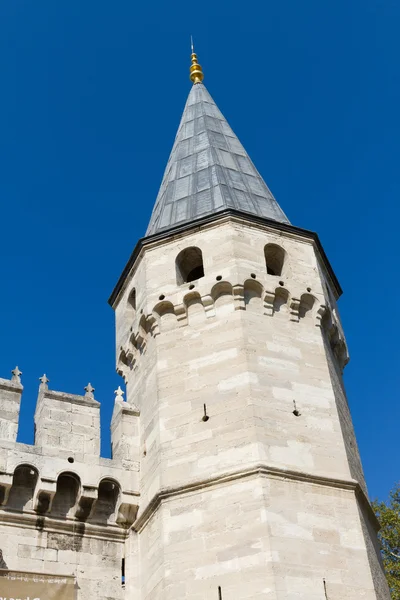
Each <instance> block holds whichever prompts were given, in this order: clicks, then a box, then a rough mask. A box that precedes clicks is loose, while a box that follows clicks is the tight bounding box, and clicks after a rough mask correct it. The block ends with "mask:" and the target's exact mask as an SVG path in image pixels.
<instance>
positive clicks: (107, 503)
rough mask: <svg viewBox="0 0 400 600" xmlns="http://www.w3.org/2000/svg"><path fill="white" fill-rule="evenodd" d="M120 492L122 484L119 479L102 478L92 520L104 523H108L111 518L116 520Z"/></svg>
mask: <svg viewBox="0 0 400 600" xmlns="http://www.w3.org/2000/svg"><path fill="white" fill-rule="evenodd" d="M120 493H121V486H120V485H119V483H118V482H117V481H115V480H114V479H108V478H106V479H102V480H101V481H100V484H99V493H98V498H97V501H96V503H95V505H94V509H93V513H92V516H91V518H90V520H91V521H93V522H95V523H101V524H102V525H106V524H107V523H108V522H109V521H110V520H111V519H112V520H114V518H115V511H116V508H117V502H118V498H119V495H120Z"/></svg>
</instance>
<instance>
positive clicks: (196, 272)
mask: <svg viewBox="0 0 400 600" xmlns="http://www.w3.org/2000/svg"><path fill="white" fill-rule="evenodd" d="M200 277H204V269H203V265H199V266H198V267H195V268H194V269H192V270H191V271H190V273H188V276H187V283H189V281H195V280H196V279H200Z"/></svg>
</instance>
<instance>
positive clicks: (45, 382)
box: [39, 373, 50, 387]
mask: <svg viewBox="0 0 400 600" xmlns="http://www.w3.org/2000/svg"><path fill="white" fill-rule="evenodd" d="M39 381H40V382H41V385H45V386H46V387H47V384H48V383H49V381H50V379H48V378H47V376H46V373H44V374H43V375H42V376H41V377H39Z"/></svg>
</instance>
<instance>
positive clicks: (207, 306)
mask: <svg viewBox="0 0 400 600" xmlns="http://www.w3.org/2000/svg"><path fill="white" fill-rule="evenodd" d="M201 301H202V303H203V306H204V310H205V313H206V317H207V318H209V317H214V316H215V308H214V300H213V298H212V296H210V295H208V294H207V295H206V296H202V297H201Z"/></svg>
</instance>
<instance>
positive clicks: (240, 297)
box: [232, 285, 246, 310]
mask: <svg viewBox="0 0 400 600" xmlns="http://www.w3.org/2000/svg"><path fill="white" fill-rule="evenodd" d="M232 291H233V303H234V308H235V310H246V304H245V301H244V286H243V285H234V286H232Z"/></svg>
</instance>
